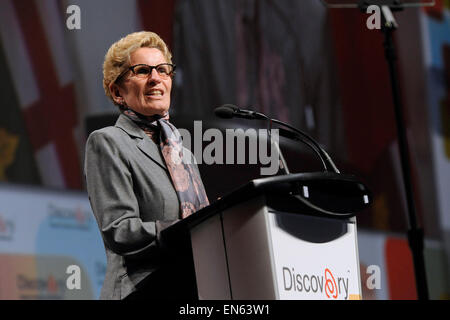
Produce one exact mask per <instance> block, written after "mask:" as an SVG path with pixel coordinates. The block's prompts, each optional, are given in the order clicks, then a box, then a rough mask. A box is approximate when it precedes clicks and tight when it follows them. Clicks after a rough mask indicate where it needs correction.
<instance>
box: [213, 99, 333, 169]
mask: <svg viewBox="0 0 450 320" xmlns="http://www.w3.org/2000/svg"><path fill="white" fill-rule="evenodd" d="M214 113H215V115H216V116H218V117H219V118H224V119H231V118H234V117H236V118H244V119H252V120H253V119H264V120H267V121H269V122H274V123H277V124H279V125H282V126H284V127H286V128H288V129H290V130H292V131H294V132H293V133H294V135H295V136H296V138H297V139H294V140H300V141H301V142H303V143H304V144H306V145H307V146H308V147H310V148H311V149H312V150H313V151H314V152H315V153H316V154H317V155H318V157H319V158H320V160H321V161H322V164H323V167H324V169H325V171H329V170H328V166H330V167H331V168H332V170H333V171H334V172H335V173H340V172H339V169H338V168H337V167H336V165H335V164H334V162H333V160H331V157H330V156H329V155H328V153H327V152H326V151H325V150H324V149H323V148H322V147H321V146H320V145H319V144H318V143H317V142H316V140H314V139H313V138H312V137H310V136H309V135H308V134H306V133H304V132H303V131H301V130H299V129H297V128H294V127H292V126H291V125H289V124H287V123H284V122H283V121H280V120H277V119H270V118H269V117H268V116H266V115H265V114H263V113H260V112H256V111H251V110H244V109H240V108H238V107H237V106H235V105H232V104H224V105H222V106H220V107H217V108H215V109H214ZM280 133H283V131H280ZM283 136H285V137H287V138H290V139H293V138H292V135H290V134H283ZM327 164H328V166H327Z"/></svg>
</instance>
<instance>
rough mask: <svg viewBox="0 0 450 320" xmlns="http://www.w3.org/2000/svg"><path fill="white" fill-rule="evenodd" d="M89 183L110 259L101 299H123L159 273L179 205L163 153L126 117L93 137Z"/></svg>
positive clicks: (87, 162) (88, 151) (89, 150)
mask: <svg viewBox="0 0 450 320" xmlns="http://www.w3.org/2000/svg"><path fill="white" fill-rule="evenodd" d="M195 168H196V169H197V170H198V168H197V167H196V166H195ZM85 177H86V182H87V191H88V194H89V201H90V203H91V206H92V210H93V212H94V215H95V217H96V220H97V223H98V226H99V228H100V231H101V235H102V238H103V242H104V245H105V250H106V258H107V268H106V276H105V280H104V283H103V287H102V291H101V294H100V299H123V298H125V297H126V296H128V295H129V294H130V293H132V292H133V291H135V290H136V285H137V284H138V283H139V282H140V281H142V280H143V279H144V278H145V277H147V276H148V275H150V274H151V273H152V272H153V271H155V270H157V269H158V268H159V267H161V262H162V250H161V248H160V245H159V232H160V231H161V230H162V229H163V226H164V225H167V224H168V223H167V222H170V221H172V222H173V221H175V220H177V219H178V218H179V210H180V208H179V206H180V205H179V200H178V197H177V194H176V192H175V189H174V187H173V185H172V182H171V179H170V175H169V172H168V170H167V167H166V165H165V162H164V159H163V157H162V154H161V151H160V148H159V147H158V146H157V145H156V144H155V143H154V142H153V141H152V140H151V139H150V138H149V137H148V136H147V135H146V134H145V133H144V131H142V130H141V129H140V128H139V127H138V126H137V125H136V124H135V123H134V122H133V121H132V120H130V119H129V118H127V117H126V116H124V115H120V116H119V118H118V120H117V122H116V124H115V126H111V127H106V128H103V129H100V130H97V131H94V132H92V133H91V134H90V136H89V138H88V140H87V143H86V155H85Z"/></svg>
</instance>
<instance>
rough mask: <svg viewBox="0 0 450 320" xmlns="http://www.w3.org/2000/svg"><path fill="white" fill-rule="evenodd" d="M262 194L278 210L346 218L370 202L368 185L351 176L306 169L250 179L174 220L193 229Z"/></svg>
mask: <svg viewBox="0 0 450 320" xmlns="http://www.w3.org/2000/svg"><path fill="white" fill-rule="evenodd" d="M260 195H265V196H266V198H267V199H268V202H269V205H270V206H271V207H273V208H274V209H276V210H279V211H287V212H289V211H292V208H296V210H295V212H301V213H302V214H309V215H315V216H321V217H328V218H340V219H347V218H350V217H353V216H355V215H356V214H357V213H358V212H361V211H362V210H364V209H365V208H367V207H369V205H370V204H371V202H372V195H371V192H370V191H369V190H368V188H367V187H366V186H365V185H364V184H363V183H362V182H360V181H359V180H358V179H357V178H356V177H355V176H353V175H346V174H337V173H332V172H308V173H295V174H289V175H279V176H272V177H267V178H260V179H255V180H252V181H249V182H248V183H246V184H245V185H243V186H241V187H239V188H237V189H236V190H234V191H232V192H231V193H229V194H227V195H225V196H223V197H221V198H220V199H218V200H216V201H214V202H213V203H211V204H210V205H209V206H207V207H205V208H203V209H201V210H199V211H197V212H196V213H194V214H192V215H191V216H189V217H187V218H185V219H183V220H181V221H179V222H178V223H176V225H178V227H181V226H185V227H188V228H192V227H194V226H196V225H198V224H199V223H201V222H202V221H204V220H206V219H208V218H209V217H211V216H213V215H214V214H216V213H218V212H222V211H223V210H225V209H227V208H230V207H232V206H234V205H236V204H239V203H241V202H245V201H247V200H250V199H252V198H255V197H258V196H260Z"/></svg>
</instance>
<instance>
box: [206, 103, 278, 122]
mask: <svg viewBox="0 0 450 320" xmlns="http://www.w3.org/2000/svg"><path fill="white" fill-rule="evenodd" d="M214 114H215V115H216V116H218V117H219V118H224V119H231V118H234V117H236V118H244V119H265V120H269V118H268V117H267V116H266V115H264V114H262V113H259V112H256V111H251V110H244V109H240V108H238V107H236V106H235V105H232V104H224V105H222V106H220V107H217V108H216V109H214Z"/></svg>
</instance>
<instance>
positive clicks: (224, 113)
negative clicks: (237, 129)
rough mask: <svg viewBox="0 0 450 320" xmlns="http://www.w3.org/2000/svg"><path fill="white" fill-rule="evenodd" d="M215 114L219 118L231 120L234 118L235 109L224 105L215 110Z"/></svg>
mask: <svg viewBox="0 0 450 320" xmlns="http://www.w3.org/2000/svg"><path fill="white" fill-rule="evenodd" d="M214 114H215V115H216V116H217V117H219V118H225V119H230V118H233V117H234V109H232V108H231V107H229V106H227V105H223V106H220V107H217V108H216V109H214Z"/></svg>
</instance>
